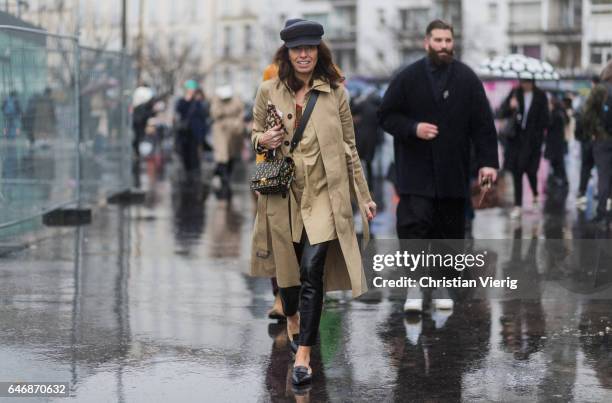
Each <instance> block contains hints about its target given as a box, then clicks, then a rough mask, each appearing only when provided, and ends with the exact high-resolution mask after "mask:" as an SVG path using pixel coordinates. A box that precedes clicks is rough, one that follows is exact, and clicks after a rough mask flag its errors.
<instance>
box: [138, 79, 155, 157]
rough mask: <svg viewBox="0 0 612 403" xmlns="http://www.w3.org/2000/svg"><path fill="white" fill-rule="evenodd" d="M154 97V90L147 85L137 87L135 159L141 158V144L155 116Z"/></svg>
mask: <svg viewBox="0 0 612 403" xmlns="http://www.w3.org/2000/svg"><path fill="white" fill-rule="evenodd" d="M153 95H154V93H153V90H152V89H151V88H149V86H148V85H147V84H142V85H140V86H139V87H137V88H136V89H135V90H134V94H133V95H132V130H133V131H134V137H133V138H132V151H133V153H134V157H135V158H139V157H140V142H141V141H142V140H143V139H144V136H145V131H146V129H147V121H148V120H149V118H150V117H152V116H153V115H154V114H155V113H154V111H153V105H154V102H153Z"/></svg>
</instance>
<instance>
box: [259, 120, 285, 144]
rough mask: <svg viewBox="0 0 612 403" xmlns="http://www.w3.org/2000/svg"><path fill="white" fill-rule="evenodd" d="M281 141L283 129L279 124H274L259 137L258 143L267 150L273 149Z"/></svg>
mask: <svg viewBox="0 0 612 403" xmlns="http://www.w3.org/2000/svg"><path fill="white" fill-rule="evenodd" d="M282 143H283V131H282V130H281V125H276V126H274V127H273V128H271V129H270V130H268V131H267V132H265V133H264V134H262V135H261V137H260V138H259V142H258V143H257V144H258V145H260V146H262V147H265V148H267V149H268V150H274V149H275V148H277V147H278V146H280V145H281V144H282Z"/></svg>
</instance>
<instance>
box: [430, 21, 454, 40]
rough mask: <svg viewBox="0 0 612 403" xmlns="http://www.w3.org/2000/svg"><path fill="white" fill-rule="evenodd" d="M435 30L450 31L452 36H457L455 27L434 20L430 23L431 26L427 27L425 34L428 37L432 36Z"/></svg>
mask: <svg viewBox="0 0 612 403" xmlns="http://www.w3.org/2000/svg"><path fill="white" fill-rule="evenodd" d="M434 29H445V30H449V31H451V34H452V35H453V37H454V36H455V31H454V30H453V26H452V25H451V24H449V23H447V22H444V21H442V20H433V21H432V22H430V23H429V25H427V29H426V30H425V34H426V35H427V36H430V35H431V31H433V30H434Z"/></svg>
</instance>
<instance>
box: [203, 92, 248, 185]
mask: <svg viewBox="0 0 612 403" xmlns="http://www.w3.org/2000/svg"><path fill="white" fill-rule="evenodd" d="M243 114H244V105H243V103H242V101H241V100H240V98H238V97H237V96H236V95H234V91H233V90H232V87H230V86H222V87H219V88H217V91H216V94H215V97H214V98H213V100H212V104H211V106H210V116H211V118H212V119H213V125H212V139H213V154H214V159H215V163H216V167H215V176H217V175H218V176H219V179H220V182H221V188H222V189H224V190H228V189H229V181H230V177H231V174H232V167H233V163H234V160H236V159H238V158H240V152H241V150H242V147H243V144H244V143H243V142H244V121H243Z"/></svg>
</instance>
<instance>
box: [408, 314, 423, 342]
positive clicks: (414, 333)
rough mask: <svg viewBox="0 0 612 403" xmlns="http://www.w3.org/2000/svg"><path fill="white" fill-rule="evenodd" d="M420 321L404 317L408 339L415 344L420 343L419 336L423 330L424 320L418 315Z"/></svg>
mask: <svg viewBox="0 0 612 403" xmlns="http://www.w3.org/2000/svg"><path fill="white" fill-rule="evenodd" d="M418 318H419V319H418V321H409V320H408V319H407V318H405V319H404V329H406V339H407V340H408V341H409V342H410V343H411V344H412V345H413V346H416V345H417V344H418V343H419V336H421V332H422V331H423V321H422V320H421V317H420V316H418Z"/></svg>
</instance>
